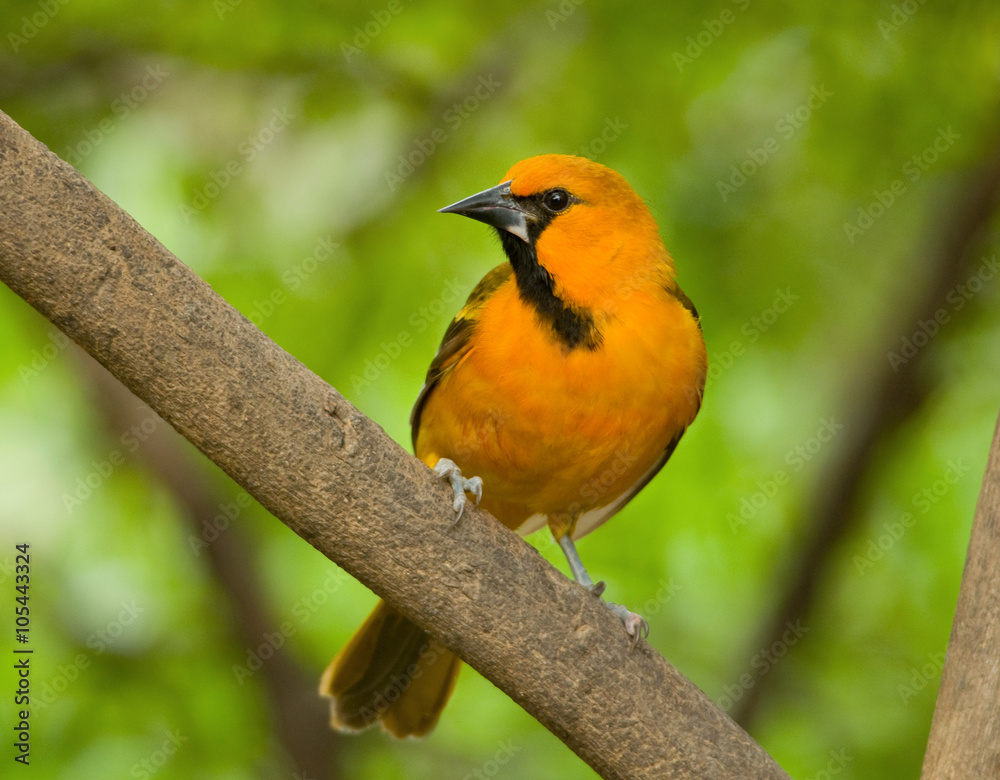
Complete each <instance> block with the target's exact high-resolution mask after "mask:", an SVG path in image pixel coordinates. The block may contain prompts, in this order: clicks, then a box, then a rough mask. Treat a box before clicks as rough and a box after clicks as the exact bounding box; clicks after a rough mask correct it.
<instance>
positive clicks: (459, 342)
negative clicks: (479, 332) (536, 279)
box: [410, 263, 514, 448]
mask: <svg viewBox="0 0 1000 780" xmlns="http://www.w3.org/2000/svg"><path fill="white" fill-rule="evenodd" d="M513 276H514V269H513V268H512V267H511V265H510V263H501V264H500V265H498V266H497V267H496V268H494V269H493V270H492V271H490V272H489V273H488V274H486V276H484V277H483V278H482V279H481V280H480V282H479V284H477V285H476V286H475V287H474V288H473V290H472V292H471V293H469V298H468V300H466V302H465V306H463V307H462V308H461V310H460V311H459V312H458V314H456V315H455V319H453V320H452V321H451V324H450V325H449V326H448V329H447V330H446V331H445V332H444V338H442V339H441V346H440V347H438V351H437V354H436V355H435V356H434V360H432V361H431V367H430V368H429V369H427V378H426V379H425V380H424V386H423V389H422V390H421V391H420V395H418V396H417V401H416V403H415V404H414V405H413V411H412V412H410V428H411V430H412V435H413V446H414V448H416V446H417V433H419V431H420V413H421V412H422V411H423V408H424V404H425V403H427V399H428V398H429V397H430V394H431V392H432V391H433V390H434V388H435V387H437V384H438V382H440V381H441V378H442V377H444V376H445V375H446V374H447V373H448V372H449V371H451V370H452V369H453V368H454V367H455V366H456V365H458V363H459V361H460V360H461V359H462V357H463V356H464V355H465V353H466V352H468V350H469V347H470V346H471V343H472V334H473V333H474V332H475V329H476V322H477V321H478V319H479V313H480V312H481V311H482V309H483V307H484V306H485V305H486V302H487V301H488V300H489V299H490V297H491V296H492V295H493V294H494V293H495V292H496V291H497V290H498V289H499V288H500V286H501V285H503V284H504V283H505V282H508V281H510V280H511V278H512V277H513Z"/></svg>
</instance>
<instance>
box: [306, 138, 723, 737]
mask: <svg viewBox="0 0 1000 780" xmlns="http://www.w3.org/2000/svg"><path fill="white" fill-rule="evenodd" d="M443 211H449V212H454V213H459V214H464V215H466V216H470V217H472V218H474V219H478V220H480V221H483V222H486V223H487V224H490V225H492V226H494V227H495V228H496V229H497V232H498V233H499V235H500V238H501V242H502V245H503V248H504V251H505V253H506V255H507V259H508V261H507V262H505V263H504V264H502V265H500V266H498V267H497V268H494V269H493V270H492V271H491V272H490V273H489V274H487V275H486V277H485V278H484V279H483V280H482V281H481V282H480V283H479V284H478V285H477V286H476V288H475V289H474V290H473V291H472V293H471V294H470V296H469V299H468V301H467V302H466V304H465V306H464V307H463V308H462V310H461V311H460V312H459V313H458V315H457V316H456V317H455V320H454V321H453V322H452V324H451V325H450V326H449V328H448V330H447V332H446V333H445V336H444V339H443V341H442V344H441V347H440V349H439V350H438V354H437V356H436V357H435V359H434V361H433V362H432V364H431V367H430V370H429V371H428V375H427V381H426V383H425V386H424V389H423V391H422V392H421V393H420V396H419V398H418V399H417V403H416V405H415V407H414V410H413V416H412V419H411V422H412V425H413V442H414V449H415V451H416V454H417V457H419V458H420V459H421V460H423V461H424V463H426V464H427V465H428V466H431V467H435V466H438V469H437V470H438V471H439V472H441V473H442V474H443V475H444V476H447V477H449V479H450V480H451V481H452V484H453V485H454V486H455V488H456V494H457V501H456V505H457V507H458V505H459V504H460V503H461V500H462V499H463V493H462V490H463V488H465V489H472V488H473V486H474V483H473V482H470V480H468V479H465V478H464V477H463V476H462V474H464V475H466V476H472V475H475V476H478V477H480V478H481V479H482V506H483V507H484V508H485V509H487V510H488V511H489V512H490V513H491V514H493V515H494V516H495V517H496V518H497V519H499V520H500V521H501V522H502V523H504V524H505V525H507V526H508V527H510V528H513V529H517V530H519V531H521V532H522V533H528V532H530V531H533V530H535V529H536V528H538V527H540V526H541V525H542V524H543V523H546V522H547V523H548V525H549V527H550V528H551V529H552V533H553V536H554V537H555V538H556V540H557V541H558V542H559V543H560V545H561V546H562V547H563V549H564V551H566V554H567V558H568V559H569V561H570V565H571V568H572V569H573V573H574V576H575V577H576V578H577V579H578V580H579V581H580V582H581V583H582V584H584V585H587V586H592V582H591V581H590V578H589V576H588V575H587V573H586V571H585V570H584V569H583V566H582V564H581V563H580V561H579V557H578V556H577V555H576V550H575V547H574V545H573V543H572V539H574V538H579V537H580V536H583V535H584V534H586V533H588V532H589V531H591V530H593V529H594V528H595V527H596V526H597V525H599V524H600V523H602V522H604V521H605V520H607V519H608V518H609V517H610V516H611V515H613V514H614V513H615V512H617V511H618V510H619V509H621V507H622V506H624V505H625V503H627V501H628V500H629V499H630V498H631V497H632V496H633V495H635V494H636V493H637V492H638V491H639V490H640V489H641V488H642V487H643V486H644V485H645V484H646V483H647V482H648V481H649V480H650V479H651V478H652V477H653V476H655V474H656V473H657V472H658V471H659V469H660V468H661V467H662V466H663V464H664V463H665V462H666V461H667V459H668V458H669V457H670V454H671V453H672V452H673V449H674V447H675V446H676V445H677V442H678V440H679V439H680V437H681V435H682V434H683V432H684V430H685V429H686V428H687V426H688V425H689V424H690V423H691V421H692V420H693V419H694V417H695V415H696V414H697V412H698V409H699V407H700V404H701V397H702V389H703V387H704V382H705V374H706V368H707V358H706V353H705V345H704V341H703V339H702V335H701V328H700V325H699V321H698V315H697V312H696V311H695V309H694V306H693V305H692V304H691V301H690V300H689V299H688V298H687V296H685V295H684V293H683V292H682V291H681V289H680V287H679V286H678V285H677V282H676V280H675V274H676V272H675V270H674V265H673V261H672V260H671V258H670V256H669V254H667V251H666V249H665V248H664V245H663V242H662V240H661V238H660V235H659V232H658V230H657V227H656V223H655V221H654V220H653V218H652V216H651V215H650V213H649V210H648V208H647V207H646V205H645V204H644V203H643V201H642V200H641V199H640V198H639V196H638V195H636V194H635V192H634V191H633V190H632V188H631V187H630V186H629V185H628V183H627V182H626V181H625V179H624V178H622V177H621V176H620V175H619V174H618V173H616V172H615V171H612V170H611V169H609V168H606V167H604V166H602V165H599V164H597V163H594V162H591V161H590V160H585V159H583V158H579V157H571V156H566V155H544V156H541V157H533V158H530V159H528V160H524V161H522V162H520V163H518V164H517V165H515V166H514V167H513V168H511V169H510V171H509V172H508V173H507V175H506V176H505V177H504V178H503V180H502V183H501V184H500V185H498V186H497V187H494V188H491V189H489V190H486V191H484V192H482V193H479V194H477V195H474V196H472V197H470V198H467V199H465V200H464V201H460V202H459V203H456V204H455V205H453V206H450V207H448V208H447V209H443ZM442 459H447V460H446V461H443V462H442ZM448 461H452V462H454V464H456V465H457V466H458V467H459V468H460V469H461V472H462V474H459V473H458V469H450V470H449V468H448ZM439 462H442V465H438V464H439ZM442 466H445V468H444V469H442ZM609 606H612V607H614V608H615V611H616V613H617V614H620V615H622V617H623V619H624V620H625V622H626V628H627V629H628V631H629V633H630V634H632V635H633V637H634V638H636V639H638V633H637V632H639V631H641V627H643V626H644V623H643V621H642V620H641V618H639V617H638V616H637V615H634V614H633V613H630V612H628V610H625V609H624V608H622V607H617V606H616V605H609ZM458 668H459V664H458V662H457V659H455V657H454V656H453V655H452V654H451V653H450V652H448V651H447V650H445V649H444V648H442V647H441V646H440V645H438V644H437V643H436V642H434V641H433V640H430V639H429V638H428V637H427V635H426V634H424V633H423V632H422V631H421V630H420V629H419V628H417V627H416V626H415V625H414V624H412V623H410V622H409V621H407V620H406V619H404V618H402V617H401V616H399V615H397V614H396V613H394V612H392V610H391V609H390V608H388V607H387V606H386V605H385V604H384V603H380V605H379V607H378V608H377V609H376V611H375V612H374V613H373V614H372V617H370V618H369V620H368V621H367V622H366V623H365V625H364V626H363V627H362V628H361V629H360V630H359V632H358V634H356V635H355V638H354V639H352V640H351V642H350V643H349V644H348V645H347V646H346V647H345V648H344V650H342V651H341V653H340V654H339V655H338V656H337V658H335V659H334V661H333V662H332V663H331V665H330V667H329V668H328V669H327V672H326V674H325V675H324V678H323V681H322V683H321V691H322V692H323V693H325V694H326V695H330V696H332V697H333V698H334V702H333V716H332V721H333V725H334V726H335V727H340V728H348V729H357V728H363V727H366V726H368V725H372V724H373V723H375V722H377V721H381V722H382V724H383V726H384V727H385V728H386V729H387V730H389V731H390V732H391V733H393V734H394V735H396V736H408V735H420V734H424V733H427V732H428V731H429V730H430V729H431V728H433V726H434V724H435V723H436V721H437V718H438V716H439V715H440V712H441V709H442V708H443V707H444V705H445V703H446V702H447V698H448V695H449V694H450V692H451V689H452V686H453V685H454V681H455V675H457V673H458Z"/></svg>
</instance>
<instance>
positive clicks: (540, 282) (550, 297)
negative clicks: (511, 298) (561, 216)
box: [497, 230, 601, 351]
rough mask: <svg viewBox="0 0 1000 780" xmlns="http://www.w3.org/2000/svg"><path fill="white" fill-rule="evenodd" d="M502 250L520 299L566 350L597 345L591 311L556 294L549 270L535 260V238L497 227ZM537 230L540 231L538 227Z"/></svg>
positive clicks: (597, 337) (536, 256)
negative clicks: (508, 262)
mask: <svg viewBox="0 0 1000 780" xmlns="http://www.w3.org/2000/svg"><path fill="white" fill-rule="evenodd" d="M497 232H498V233H499V234H500V242H501V244H503V251H504V253H505V254H506V255H507V259H508V260H510V264H511V265H512V266H513V267H514V278H515V279H516V280H517V290H518V292H519V293H520V295H521V300H523V301H524V302H525V303H528V304H530V305H531V306H532V307H533V308H534V309H535V311H536V312H538V316H539V318H540V319H541V320H542V322H543V323H546V324H548V325H550V326H551V327H552V331H553V333H554V334H555V336H556V338H557V339H558V340H559V342H560V343H561V344H562V345H563V347H564V348H565V349H566V350H567V351H568V350H571V349H577V348H579V347H585V348H586V349H591V350H594V349H597V348H598V347H599V346H600V345H601V332H600V331H599V330H598V329H597V326H596V325H595V324H594V317H593V315H592V314H591V313H590V312H589V311H588V310H587V309H583V308H578V307H575V306H570V305H568V304H567V303H566V302H565V301H563V300H562V299H561V298H560V297H558V296H557V295H556V294H555V285H554V283H553V281H552V277H551V276H550V275H549V272H548V271H546V270H545V269H544V268H542V266H541V265H539V264H538V255H537V254H536V253H535V246H534V239H536V238H537V237H538V236H537V232H536V234H535V235H533V236H531V238H532V243H531V244H526V243H525V242H524V241H522V240H521V239H520V238H518V237H517V236H515V235H512V234H510V233H508V232H507V231H506V230H498V231H497ZM538 232H540V231H538Z"/></svg>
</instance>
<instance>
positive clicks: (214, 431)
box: [0, 114, 785, 778]
mask: <svg viewBox="0 0 1000 780" xmlns="http://www.w3.org/2000/svg"><path fill="white" fill-rule="evenodd" d="M0 278H2V279H3V281H4V282H6V283H7V284H8V285H9V286H10V287H11V288H12V289H13V290H14V291H15V292H16V293H17V294H19V295H20V296H21V297H23V298H24V299H25V300H26V301H28V303H30V304H31V305H32V306H34V307H35V308H36V309H37V310H38V311H39V312H41V313H42V314H43V315H44V316H45V317H47V318H48V319H49V320H51V321H52V322H53V323H54V324H55V325H56V326H57V327H59V328H60V329H61V330H63V331H64V332H65V333H66V334H67V335H68V336H70V337H71V338H72V339H73V340H74V341H76V342H77V343H79V344H80V345H81V346H82V347H83V348H84V349H85V350H87V351H88V352H89V353H90V354H92V355H93V356H94V357H95V358H97V360H98V361H100V362H101V363H102V364H104V365H105V366H106V367H107V368H108V369H109V370H110V371H111V372H112V373H113V374H114V375H115V376H116V377H117V378H118V379H119V380H121V381H122V383H124V384H125V385H126V387H128V388H129V389H130V390H131V391H132V392H133V393H135V394H136V395H137V396H139V397H140V398H142V399H143V400H144V401H145V402H146V403H147V404H149V406H150V407H151V408H152V409H153V410H154V411H156V412H157V413H158V414H159V415H160V416H161V417H163V418H164V419H165V420H167V421H168V422H169V423H170V424H171V425H173V426H174V427H175V428H176V429H177V430H178V431H179V432H180V433H181V434H182V435H184V436H185V437H186V438H187V439H189V440H190V441H191V442H192V443H194V444H195V446H197V447H198V448H199V449H200V450H201V451H202V452H204V453H205V454H206V455H207V456H208V457H209V458H211V459H212V460H213V461H214V462H215V463H216V464H218V465H219V466H220V467H221V468H222V469H223V470H224V471H225V472H226V473H228V474H229V475H230V476H231V477H232V478H233V479H234V480H235V481H236V482H238V483H239V484H241V485H242V486H243V487H244V488H246V490H247V491H248V492H250V493H251V494H252V495H253V496H254V497H255V498H256V499H257V500H258V501H259V502H260V503H261V504H263V505H264V506H265V507H266V508H267V509H268V510H270V511H271V512H272V513H273V514H274V515H275V516H276V517H278V518H279V519H280V520H281V521H282V522H284V523H285V524H286V525H287V526H288V527H289V528H291V529H292V530H293V531H295V532H296V533H297V534H299V535H300V536H301V537H302V538H304V539H305V540H306V541H308V542H309V543H310V544H312V545H313V546H314V547H315V548H316V549H318V550H319V551H320V552H321V553H323V554H324V555H325V556H327V557H328V558H329V559H330V560H332V561H335V562H337V563H338V564H340V565H341V566H342V567H343V568H344V569H346V570H347V571H348V572H349V573H350V574H352V575H353V576H355V577H357V578H358V579H359V580H360V581H361V582H363V583H364V584H365V585H367V586H368V587H370V588H371V589H372V590H373V591H375V592H376V593H377V594H379V595H380V596H382V597H383V598H385V599H386V600H387V601H388V602H389V603H390V604H392V605H393V606H394V607H395V608H396V609H398V610H399V611H401V612H402V613H403V614H405V615H406V616H407V617H409V618H410V619H412V620H413V621H414V622H416V623H417V624H418V625H420V626H422V627H423V628H425V629H426V630H427V631H429V632H430V633H431V634H433V635H434V636H436V637H438V638H439V639H440V640H441V641H442V642H443V643H444V644H445V645H446V646H448V647H450V648H452V649H454V650H455V651H456V652H457V653H458V654H459V655H460V656H461V657H462V658H463V659H465V660H466V661H467V662H469V663H470V664H471V665H472V666H474V667H475V668H476V669H478V670H479V671H480V672H481V673H482V674H483V675H485V676H486V677H487V678H488V679H490V680H491V681H492V682H493V683H494V684H496V685H497V687H499V688H500V689H501V690H503V691H504V692H506V693H507V694H508V695H510V696H511V698H513V699H514V700H515V701H516V702H517V703H518V704H520V705H521V706H522V707H524V708H525V709H526V710H527V711H528V712H529V713H531V714H532V715H533V716H534V717H536V718H537V719H538V720H539V721H540V722H541V723H542V724H544V725H545V726H546V727H547V728H548V729H549V730H551V731H552V732H553V733H554V734H556V736H558V737H559V738H560V739H562V740H563V741H564V742H565V743H566V744H567V745H568V746H569V747H570V748H571V749H572V750H573V751H574V752H576V753H577V754H578V755H579V756H580V757H581V758H583V759H584V760H585V761H586V762H587V763H588V764H590V765H591V766H592V767H593V768H594V769H595V770H596V771H597V772H599V773H600V774H602V775H603V776H605V777H608V778H641V777H710V778H726V777H733V778H754V777H785V774H784V773H783V772H782V771H781V769H780V768H779V767H778V766H777V764H776V763H775V762H774V760H773V759H771V758H770V757H769V756H768V755H767V754H766V753H765V752H764V751H763V749H761V748H760V747H759V746H758V745H757V744H756V743H755V742H754V741H753V740H752V739H750V737H749V736H748V735H747V734H746V733H745V732H744V731H742V730H741V729H740V728H739V727H738V726H736V724H735V723H733V721H732V720H731V719H730V718H729V717H728V716H726V715H725V713H723V712H722V711H721V710H719V709H718V708H717V707H716V706H715V705H714V704H713V703H712V702H711V701H709V699H708V698H707V697H706V696H705V695H704V694H703V693H702V692H701V691H699V690H698V689H697V688H696V687H695V686H694V685H693V684H692V683H691V682H689V681H688V680H687V679H686V678H684V677H683V676H682V675H680V674H679V673H678V672H677V670H676V669H674V668H673V667H672V666H671V665H670V664H669V663H667V662H666V661H665V660H664V659H663V658H662V657H660V656H659V655H658V654H656V653H655V652H654V651H653V650H652V649H650V648H649V646H648V645H645V644H644V645H642V646H641V647H640V648H639V649H638V650H636V651H634V652H630V651H629V643H628V641H626V636H625V635H624V633H623V631H622V629H621V624H620V622H619V621H618V619H617V618H615V617H614V616H613V615H612V614H611V613H610V612H609V611H608V610H607V609H605V608H604V607H603V606H602V605H601V603H600V602H599V601H598V599H596V598H594V597H593V596H592V595H591V594H589V593H587V592H586V591H584V590H583V589H582V588H581V587H579V586H578V585H576V584H575V583H572V582H570V581H569V580H568V579H566V578H565V577H564V576H563V575H562V574H560V573H559V572H558V571H556V570H555V569H554V568H552V567H551V566H550V565H549V564H548V563H546V562H545V561H544V560H543V559H542V558H541V557H540V556H539V555H538V554H537V553H536V552H535V551H534V550H533V549H532V548H531V547H530V546H529V545H527V544H526V543H524V542H523V541H522V540H521V539H519V538H518V537H517V536H516V535H515V534H513V533H511V532H510V531H508V530H507V529H506V528H504V527H503V526H501V525H500V524H499V523H497V522H495V521H494V520H492V519H491V518H490V517H489V516H488V515H486V514H485V513H483V512H481V511H479V510H475V511H466V513H465V516H464V517H463V519H462V520H461V521H460V522H458V523H455V521H454V516H453V513H452V511H451V500H450V490H449V489H448V488H447V487H446V486H445V485H443V484H440V483H436V482H435V481H434V480H433V479H432V478H431V475H430V471H429V470H428V469H427V468H426V467H425V466H424V465H423V464H421V463H420V462H419V461H417V460H416V459H415V458H413V457H411V456H410V455H408V454H407V453H406V452H404V451H403V450H402V449H401V448H400V447H399V446H398V445H397V444H396V443H395V442H393V441H392V440H391V439H390V438H389V437H388V436H387V435H386V434H385V433H384V432H383V431H382V429H381V428H379V427H378V426H377V425H376V424H375V423H373V422H372V421H371V420H369V419H367V418H366V417H364V416H363V415H361V414H360V413H359V412H358V411H357V410H356V409H355V408H354V407H353V406H351V405H350V404H349V403H348V402H347V401H346V400H344V398H343V397H342V396H341V395H340V394H339V393H338V392H337V391H336V390H334V389H333V388H332V387H330V386H329V385H327V384H326V383H324V382H323V381H322V380H321V379H319V378H318V377H317V376H315V375H314V374H313V373H312V372H310V371H309V370H308V369H307V368H306V367H305V366H303V365H302V364H301V363H299V362H298V361H297V360H295V359H294V358H293V357H291V356H290V355H289V354H288V353H286V352H284V351H283V350H282V349H281V348H279V347H278V346H277V345H276V344H274V343H273V342H272V341H270V340H269V339H268V338H267V337H266V336H264V334H262V333H261V332H260V331H259V330H258V329H257V328H256V327H254V326H253V325H252V324H251V323H250V322H249V321H248V320H247V319H246V318H245V317H243V316H242V315H241V314H239V312H237V311H236V310H234V309H233V308H232V307H231V306H229V305H228V304H227V303H226V302H225V301H224V300H222V298H220V297H219V296H218V295H217V294H216V293H215V292H213V290H212V289H211V288H210V287H209V286H208V285H207V284H206V283H205V282H203V281H202V280H200V279H199V278H198V277H196V276H195V275H194V274H193V273H192V272H191V271H190V269H188V268H187V267H186V266H185V265H183V264H182V263H181V262H180V261H179V260H178V259H177V258H176V257H174V256H173V255H172V254H170V252H168V251H167V250H166V249H165V248H164V247H163V246H161V245H160V244H159V243H158V242H157V241H156V240H155V239H154V238H153V237H152V236H150V235H149V234H148V233H146V232H145V231H143V230H142V228H141V227H140V226H139V225H137V224H136V223H135V222H134V221H133V220H132V219H131V218H130V217H129V216H128V215H127V214H125V213H124V212H123V211H121V209H119V208H118V207H117V206H116V205H115V204H114V203H112V202H111V201H110V200H109V199H108V198H107V197H105V196H104V195H102V194H101V193H100V192H98V191H97V190H96V189H95V188H94V187H93V186H92V185H91V184H90V183H89V182H87V181H86V180H85V179H83V178H82V177H81V176H80V175H79V174H78V173H77V172H76V171H74V170H73V169H72V168H71V167H70V166H69V165H67V164H65V163H63V162H62V161H60V160H59V159H58V158H56V157H55V156H54V155H53V154H51V153H50V152H49V151H48V150H47V149H46V148H45V147H44V146H43V145H42V144H40V143H38V142H37V141H35V140H34V139H33V138H31V136H30V135H28V134H27V133H26V132H25V131H24V130H22V129H21V128H20V127H18V126H17V125H16V124H15V123H14V122H13V121H12V120H11V119H10V118H9V117H7V116H6V115H4V114H0ZM484 727H485V726H484Z"/></svg>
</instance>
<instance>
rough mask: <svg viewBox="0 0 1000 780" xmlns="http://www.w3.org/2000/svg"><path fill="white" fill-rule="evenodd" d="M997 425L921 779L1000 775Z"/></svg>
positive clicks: (999, 444) (999, 425)
mask: <svg viewBox="0 0 1000 780" xmlns="http://www.w3.org/2000/svg"><path fill="white" fill-rule="evenodd" d="M998 550H1000V420H998V421H997V428H996V430H995V431H994V433H993V445H992V447H991V448H990V457H989V461H988V462H987V465H986V475H985V476H984V477H983V487H982V490H981V491H980V493H979V503H978V505H977V506H976V519H975V521H974V522H973V525H972V538H971V539H970V540H969V555H968V558H967V559H966V562H965V572H964V573H963V575H962V588H961V590H959V592H958V608H957V609H956V610H955V622H954V624H953V625H952V628H951V640H950V641H949V643H948V654H947V656H946V657H945V662H944V671H943V672H942V675H941V688H940V690H939V691H938V699H937V704H936V705H935V707H934V720H933V721H931V735H930V739H929V741H928V743H927V753H926V754H925V755H924V768H923V771H922V772H921V774H920V777H921V778H922V779H923V780H937V778H965V777H996V776H997V775H998V774H1000V664H998V663H997V648H998V647H1000V566H998V565H997V551H998Z"/></svg>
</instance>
